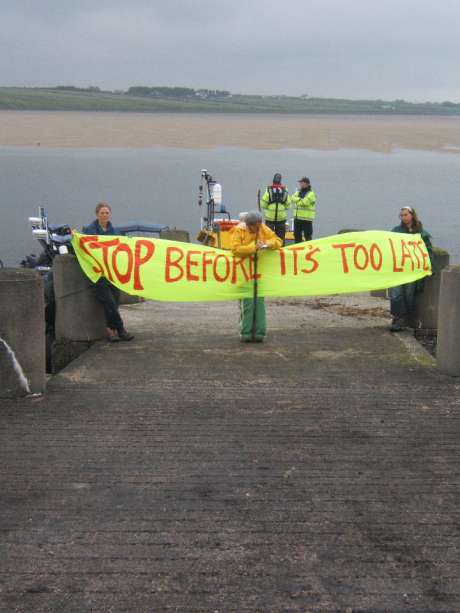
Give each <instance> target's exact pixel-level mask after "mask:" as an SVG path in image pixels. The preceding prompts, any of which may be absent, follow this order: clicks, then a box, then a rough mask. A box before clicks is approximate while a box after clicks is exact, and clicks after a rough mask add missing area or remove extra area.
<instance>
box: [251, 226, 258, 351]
mask: <svg viewBox="0 0 460 613" xmlns="http://www.w3.org/2000/svg"><path fill="white" fill-rule="evenodd" d="M256 243H257V236H256ZM257 263H258V253H257V248H256V252H255V254H254V293H253V298H252V340H253V341H255V340H256V330H257V291H258V283H257Z"/></svg>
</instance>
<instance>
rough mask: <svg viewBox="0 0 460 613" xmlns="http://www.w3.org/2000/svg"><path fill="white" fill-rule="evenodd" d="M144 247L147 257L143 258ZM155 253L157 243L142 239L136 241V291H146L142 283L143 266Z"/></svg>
mask: <svg viewBox="0 0 460 613" xmlns="http://www.w3.org/2000/svg"><path fill="white" fill-rule="evenodd" d="M142 247H145V248H146V252H145V255H144V256H143V257H142V255H141V253H142ZM154 253H155V243H152V241H149V240H145V239H140V240H137V241H136V247H135V251H134V289H139V290H141V289H144V286H143V285H142V283H141V266H143V265H144V264H146V263H147V262H148V261H149V260H150V259H151V258H152V257H153V254H154Z"/></svg>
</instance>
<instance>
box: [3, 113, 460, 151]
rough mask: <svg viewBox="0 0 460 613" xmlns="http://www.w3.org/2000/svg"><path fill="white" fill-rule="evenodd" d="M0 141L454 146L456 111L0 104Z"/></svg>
mask: <svg viewBox="0 0 460 613" xmlns="http://www.w3.org/2000/svg"><path fill="white" fill-rule="evenodd" d="M0 146H18V147H31V146H42V147H53V148H57V147H65V148H112V147H113V148H115V147H117V148H136V149H140V148H148V147H156V146H160V147H175V148H183V149H206V148H216V147H240V148H248V149H286V148H288V149H322V150H337V149H366V150H369V151H375V152H381V153H391V152H392V151H393V150H395V149H410V150H421V151H437V152H444V153H451V154H457V153H460V117H447V116H434V115H429V116H421V115H410V116H408V115H393V116H384V115H373V114H372V115H352V114H279V113H276V114H273V113H271V114H270V113H256V114H252V113H238V114H235V113H171V112H156V113H143V112H136V113H132V112H107V111H104V112H98V111H17V110H14V111H9V110H0Z"/></svg>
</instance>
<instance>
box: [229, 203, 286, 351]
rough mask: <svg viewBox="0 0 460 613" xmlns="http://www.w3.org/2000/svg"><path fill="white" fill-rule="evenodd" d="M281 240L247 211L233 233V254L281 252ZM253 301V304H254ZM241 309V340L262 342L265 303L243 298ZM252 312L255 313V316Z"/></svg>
mask: <svg viewBox="0 0 460 613" xmlns="http://www.w3.org/2000/svg"><path fill="white" fill-rule="evenodd" d="M282 246H283V241H282V240H281V239H280V238H279V237H278V236H277V235H276V234H275V233H274V232H273V230H271V229H270V228H269V227H268V226H266V225H265V224H264V223H262V214H261V213H260V212H259V211H250V212H249V213H246V214H245V215H244V217H243V220H242V221H241V223H239V224H238V225H237V226H236V228H235V230H234V231H233V233H232V240H231V249H232V253H233V255H235V256H238V257H245V256H251V255H254V254H257V253H258V252H259V251H260V250H261V249H281V247H282ZM254 302H255V304H254ZM240 306H241V340H242V341H243V342H251V341H255V342H259V343H260V342H262V341H263V340H264V339H265V335H266V333H267V320H266V316H265V301H264V299H263V297H257V298H256V300H255V301H254V298H244V299H243V300H241V301H240ZM254 309H255V313H254Z"/></svg>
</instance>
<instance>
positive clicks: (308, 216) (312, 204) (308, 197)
mask: <svg viewBox="0 0 460 613" xmlns="http://www.w3.org/2000/svg"><path fill="white" fill-rule="evenodd" d="M291 204H292V206H293V209H294V219H305V220H306V221H313V220H314V219H315V217H316V194H315V192H314V191H313V190H312V189H310V190H309V191H308V192H307V193H306V194H305V195H304V197H303V198H302V196H301V195H300V192H299V190H297V191H296V193H295V194H292V196H291Z"/></svg>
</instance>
